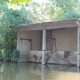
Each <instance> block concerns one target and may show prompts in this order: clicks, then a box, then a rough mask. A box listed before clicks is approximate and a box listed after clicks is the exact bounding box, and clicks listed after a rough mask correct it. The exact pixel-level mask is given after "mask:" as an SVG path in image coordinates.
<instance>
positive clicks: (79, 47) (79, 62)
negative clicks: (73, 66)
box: [77, 26, 80, 67]
mask: <svg viewBox="0 0 80 80" xmlns="http://www.w3.org/2000/svg"><path fill="white" fill-rule="evenodd" d="M77 67H80V26H78V29H77Z"/></svg>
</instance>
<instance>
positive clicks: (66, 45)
mask: <svg viewBox="0 0 80 80" xmlns="http://www.w3.org/2000/svg"><path fill="white" fill-rule="evenodd" d="M48 33H49V34H48V35H47V36H49V35H50V34H51V33H50V32H48ZM52 38H56V47H57V50H58V51H76V50H77V28H66V29H62V30H52ZM50 47H51V40H49V39H48V40H47V50H50Z"/></svg>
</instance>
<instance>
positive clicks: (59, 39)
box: [17, 28, 77, 62]
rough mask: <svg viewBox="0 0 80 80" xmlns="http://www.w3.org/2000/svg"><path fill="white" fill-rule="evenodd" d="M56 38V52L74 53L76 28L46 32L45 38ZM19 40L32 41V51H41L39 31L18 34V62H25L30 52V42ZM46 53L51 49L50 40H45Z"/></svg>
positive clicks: (75, 48) (40, 34)
mask: <svg viewBox="0 0 80 80" xmlns="http://www.w3.org/2000/svg"><path fill="white" fill-rule="evenodd" d="M51 37H52V38H56V47H57V50H58V51H76V50H77V28H66V29H64V30H47V38H51ZM20 38H24V39H31V40H32V50H39V51H41V49H42V33H41V31H27V32H19V33H18V42H17V49H18V50H20V54H21V55H20V59H19V61H20V62H21V61H27V60H28V53H29V51H30V50H31V45H30V42H29V41H27V40H20ZM46 41H47V51H50V49H51V44H52V43H51V39H47V40H46Z"/></svg>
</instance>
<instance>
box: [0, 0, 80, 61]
mask: <svg viewBox="0 0 80 80" xmlns="http://www.w3.org/2000/svg"><path fill="white" fill-rule="evenodd" d="M16 1H17V0H11V2H9V0H0V60H3V59H4V60H12V61H17V58H16V54H17V53H18V54H19V53H20V52H19V51H18V50H16V43H17V31H16V28H17V27H18V26H19V25H21V24H31V23H39V22H47V21H55V20H65V19H72V18H78V19H79V18H80V11H79V10H80V7H79V4H78V3H79V1H78V0H48V2H47V3H42V4H39V3H35V2H33V1H30V2H28V1H29V0H27V1H26V0H19V1H20V2H19V1H18V3H17V4H16ZM21 1H22V2H21ZM25 2H28V3H25ZM22 3H25V4H22ZM14 55H15V56H14ZM12 56H14V57H15V59H14V58H13V57H12ZM17 57H19V55H17Z"/></svg>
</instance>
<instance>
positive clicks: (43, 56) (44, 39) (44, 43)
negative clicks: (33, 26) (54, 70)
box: [42, 30, 46, 64]
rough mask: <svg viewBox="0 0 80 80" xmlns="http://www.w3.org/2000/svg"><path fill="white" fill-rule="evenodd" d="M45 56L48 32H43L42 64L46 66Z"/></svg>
mask: <svg viewBox="0 0 80 80" xmlns="http://www.w3.org/2000/svg"><path fill="white" fill-rule="evenodd" d="M45 54H46V30H43V35H42V64H45Z"/></svg>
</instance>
